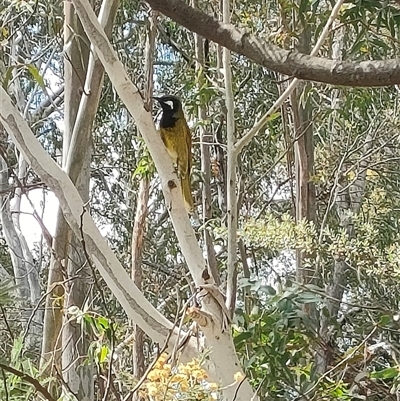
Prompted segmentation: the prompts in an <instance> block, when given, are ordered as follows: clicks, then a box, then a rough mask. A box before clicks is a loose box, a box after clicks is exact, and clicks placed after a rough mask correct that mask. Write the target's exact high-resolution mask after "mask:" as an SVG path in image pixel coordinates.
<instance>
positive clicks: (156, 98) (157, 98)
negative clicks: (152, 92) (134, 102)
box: [153, 96, 161, 102]
mask: <svg viewBox="0 0 400 401" xmlns="http://www.w3.org/2000/svg"><path fill="white" fill-rule="evenodd" d="M153 99H154V100H157V102H160V101H161V98H160V97H156V96H153Z"/></svg>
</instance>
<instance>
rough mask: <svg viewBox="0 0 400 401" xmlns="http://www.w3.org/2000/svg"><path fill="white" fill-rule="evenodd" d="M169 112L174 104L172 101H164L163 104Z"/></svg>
mask: <svg viewBox="0 0 400 401" xmlns="http://www.w3.org/2000/svg"><path fill="white" fill-rule="evenodd" d="M164 104H166V105H167V106H168V107H169V108H170V109H171V110H172V109H173V108H174V102H173V101H172V100H166V101H165V102H164Z"/></svg>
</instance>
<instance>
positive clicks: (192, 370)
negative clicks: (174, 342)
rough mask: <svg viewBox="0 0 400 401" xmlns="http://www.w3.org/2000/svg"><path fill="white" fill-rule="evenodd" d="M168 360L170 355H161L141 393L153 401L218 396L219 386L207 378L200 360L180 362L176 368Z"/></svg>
mask: <svg viewBox="0 0 400 401" xmlns="http://www.w3.org/2000/svg"><path fill="white" fill-rule="evenodd" d="M167 362H168V355H167V354H165V353H164V354H162V355H161V356H160V357H159V358H158V360H157V362H156V363H155V365H154V368H153V369H152V370H151V371H150V372H149V374H148V375H147V379H146V381H145V382H144V384H143V385H142V387H141V389H140V391H141V394H142V396H147V397H148V399H150V400H151V401H161V400H165V401H175V400H188V399H190V400H201V401H214V400H218V399H219V390H220V388H219V385H218V384H217V383H212V382H208V381H207V377H208V376H207V372H206V371H205V370H204V369H203V368H202V366H201V363H200V361H199V360H197V359H194V360H192V361H190V362H188V363H187V364H182V363H181V364H180V365H179V366H177V367H174V368H173V367H172V366H171V365H170V364H169V363H167Z"/></svg>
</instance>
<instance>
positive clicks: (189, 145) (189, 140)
mask: <svg viewBox="0 0 400 401" xmlns="http://www.w3.org/2000/svg"><path fill="white" fill-rule="evenodd" d="M185 131H186V147H187V152H188V173H189V175H190V171H191V170H192V133H191V132H190V129H189V127H188V125H187V123H186V120H185Z"/></svg>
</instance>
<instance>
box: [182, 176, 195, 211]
mask: <svg viewBox="0 0 400 401" xmlns="http://www.w3.org/2000/svg"><path fill="white" fill-rule="evenodd" d="M181 186H182V195H183V200H184V201H185V207H186V210H187V212H188V213H191V212H193V198H192V189H191V186H190V175H189V174H188V175H186V176H184V177H181Z"/></svg>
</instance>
